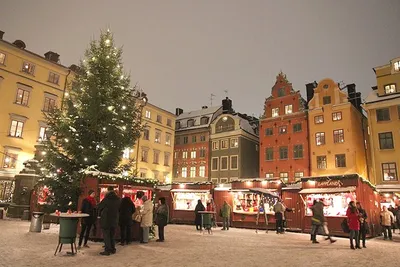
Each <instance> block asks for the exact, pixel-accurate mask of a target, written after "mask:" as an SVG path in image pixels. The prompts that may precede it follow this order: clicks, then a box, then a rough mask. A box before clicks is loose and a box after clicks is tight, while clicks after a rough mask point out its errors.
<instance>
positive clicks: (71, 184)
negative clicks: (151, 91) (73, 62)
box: [43, 31, 142, 211]
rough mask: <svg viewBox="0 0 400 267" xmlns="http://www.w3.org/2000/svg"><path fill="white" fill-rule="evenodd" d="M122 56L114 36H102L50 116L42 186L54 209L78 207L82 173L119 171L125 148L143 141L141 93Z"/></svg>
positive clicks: (86, 56) (87, 51)
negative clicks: (124, 68) (140, 140)
mask: <svg viewBox="0 0 400 267" xmlns="http://www.w3.org/2000/svg"><path fill="white" fill-rule="evenodd" d="M121 56H122V49H121V48H116V47H115V46H114V39H113V36H112V34H111V33H110V32H109V31H106V32H102V33H101V35H100V39H99V40H95V41H92V42H91V43H90V47H89V48H88V49H87V50H86V52H85V59H84V60H83V61H81V63H80V66H79V70H78V71H77V73H76V75H75V78H74V80H73V82H72V83H71V84H70V90H68V91H67V92H66V93H65V96H64V101H63V104H62V105H61V108H60V109H57V108H56V109H54V110H53V111H51V112H49V113H46V114H45V116H46V121H47V124H48V135H49V136H51V138H49V139H48V141H46V142H44V144H45V152H46V153H44V154H45V157H44V161H43V165H44V167H45V168H44V170H45V173H44V176H45V177H46V178H45V179H44V180H43V183H44V184H45V185H46V186H47V187H48V188H49V189H50V191H51V196H50V199H49V203H51V204H53V209H59V210H62V211H65V210H66V209H68V208H71V209H76V205H77V200H78V197H79V195H80V183H81V179H82V178H83V176H84V175H83V174H82V170H84V169H87V168H88V167H90V166H96V168H97V169H98V170H99V171H102V172H109V173H116V172H117V171H118V170H119V168H118V167H120V162H121V158H122V152H123V150H124V149H126V148H131V147H133V145H134V143H135V141H136V139H137V138H139V137H140V133H141V130H142V127H141V122H140V118H141V108H139V106H138V105H137V103H136V100H137V96H138V91H137V90H136V87H131V86H130V78H129V76H128V75H126V74H125V73H124V71H123V68H122V60H121ZM124 169H126V166H124ZM130 169H131V170H132V171H133V166H130Z"/></svg>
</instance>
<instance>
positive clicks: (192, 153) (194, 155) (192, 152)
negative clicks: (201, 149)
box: [190, 151, 196, 159]
mask: <svg viewBox="0 0 400 267" xmlns="http://www.w3.org/2000/svg"><path fill="white" fill-rule="evenodd" d="M190 158H191V159H195V158H196V151H191V152H190Z"/></svg>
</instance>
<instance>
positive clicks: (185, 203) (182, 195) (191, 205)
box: [171, 189, 211, 211]
mask: <svg viewBox="0 0 400 267" xmlns="http://www.w3.org/2000/svg"><path fill="white" fill-rule="evenodd" d="M171 192H172V193H173V200H174V210H187V211H194V209H195V208H196V205H197V202H198V200H199V199H200V200H201V202H202V203H203V205H204V207H206V205H207V202H208V201H209V200H210V199H211V195H210V190H200V189H198V190H196V189H172V190H171Z"/></svg>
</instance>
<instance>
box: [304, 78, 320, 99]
mask: <svg viewBox="0 0 400 267" xmlns="http://www.w3.org/2000/svg"><path fill="white" fill-rule="evenodd" d="M317 86H318V83H317V82H316V81H314V82H313V83H307V84H306V91H307V103H309V102H310V101H311V99H312V98H313V97H314V89H315V88H316V87H317Z"/></svg>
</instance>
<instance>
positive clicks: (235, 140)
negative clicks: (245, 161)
mask: <svg viewBox="0 0 400 267" xmlns="http://www.w3.org/2000/svg"><path fill="white" fill-rule="evenodd" d="M230 143H231V144H230V145H231V148H237V147H239V139H238V138H231V142H230Z"/></svg>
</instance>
